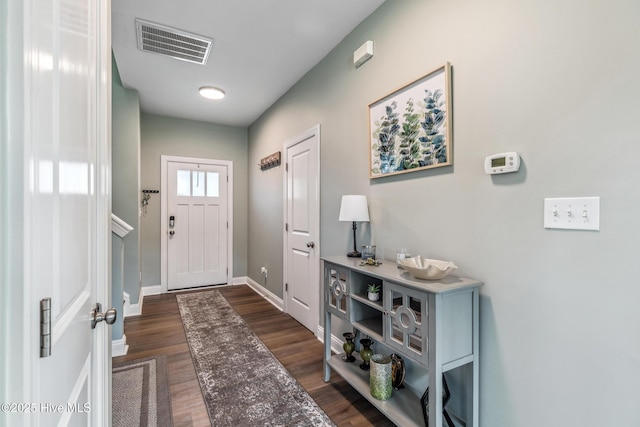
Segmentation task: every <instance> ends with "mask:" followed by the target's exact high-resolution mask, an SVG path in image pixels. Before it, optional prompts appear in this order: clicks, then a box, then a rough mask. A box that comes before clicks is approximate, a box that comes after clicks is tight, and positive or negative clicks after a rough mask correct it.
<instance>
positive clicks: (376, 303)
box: [350, 294, 384, 311]
mask: <svg viewBox="0 0 640 427" xmlns="http://www.w3.org/2000/svg"><path fill="white" fill-rule="evenodd" d="M350 297H351V298H352V299H354V300H356V301H359V302H361V303H363V304H366V305H368V306H369V307H373V308H375V309H376V310H380V311H383V310H384V309H383V307H382V301H381V300H380V301H371V300H370V299H369V298H367V297H366V296H362V295H359V294H351V295H350Z"/></svg>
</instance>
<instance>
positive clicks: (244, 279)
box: [232, 276, 249, 285]
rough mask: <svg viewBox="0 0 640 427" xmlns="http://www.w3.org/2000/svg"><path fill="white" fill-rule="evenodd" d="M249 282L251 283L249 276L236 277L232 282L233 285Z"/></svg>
mask: <svg viewBox="0 0 640 427" xmlns="http://www.w3.org/2000/svg"><path fill="white" fill-rule="evenodd" d="M247 283H249V278H248V277H247V276H241V277H234V278H233V282H232V284H233V285H246V284H247Z"/></svg>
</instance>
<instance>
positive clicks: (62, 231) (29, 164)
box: [0, 0, 111, 426]
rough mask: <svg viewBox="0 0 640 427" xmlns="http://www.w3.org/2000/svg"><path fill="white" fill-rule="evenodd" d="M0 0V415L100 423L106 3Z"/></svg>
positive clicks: (106, 202) (104, 356)
mask: <svg viewBox="0 0 640 427" xmlns="http://www.w3.org/2000/svg"><path fill="white" fill-rule="evenodd" d="M3 4H4V5H3V6H2V7H0V15H2V16H3V17H6V18H7V22H3V23H2V26H4V25H5V24H7V25H8V26H9V25H10V27H11V28H8V27H5V28H7V31H8V32H9V33H11V35H12V36H11V37H8V42H9V43H10V45H6V44H4V43H3V44H2V45H0V49H3V50H5V49H6V50H5V53H4V55H3V57H4V58H5V59H8V62H5V61H0V66H2V67H3V69H2V71H3V72H2V74H3V78H4V76H7V82H8V83H6V85H7V87H10V88H11V90H10V91H9V95H8V97H7V100H8V105H9V106H10V108H8V109H7V114H8V122H9V123H11V127H10V129H8V130H7V129H5V130H3V131H2V148H3V149H2V150H1V151H2V152H3V153H5V154H7V157H6V158H5V159H3V162H2V165H3V169H4V171H3V174H2V175H3V176H10V177H11V180H10V181H9V182H7V185H6V186H4V187H3V193H4V192H5V191H6V193H5V194H3V198H4V200H5V202H7V201H8V203H3V204H2V207H3V209H2V216H3V217H4V221H6V222H4V221H3V228H4V229H5V230H7V229H10V230H12V232H11V233H10V234H6V233H5V232H3V233H2V244H3V247H6V248H11V250H10V251H7V254H6V255H7V259H6V263H5V265H4V266H3V267H6V268H7V275H6V276H5V275H3V279H5V278H7V277H8V278H10V280H9V281H10V283H3V285H7V286H11V289H10V290H9V292H10V294H9V298H8V299H5V300H4V301H2V304H1V308H2V310H3V313H4V315H3V319H5V320H6V318H5V317H4V316H8V318H9V320H10V321H11V329H10V330H8V334H9V335H7V329H4V332H3V333H2V334H3V335H2V340H0V341H1V344H2V353H3V354H2V355H1V356H0V365H1V368H2V371H3V372H4V373H7V376H6V377H5V379H6V381H3V382H4V384H3V386H2V389H3V391H2V392H1V393H2V396H1V399H0V400H1V401H2V403H3V404H5V403H14V404H16V406H14V407H8V408H7V407H5V406H4V405H3V411H2V413H0V425H7V426H9V425H25V426H26V425H38V426H54V425H62V426H66V425H74V426H87V425H108V423H109V422H110V414H111V404H110V384H111V381H110V378H111V375H110V370H111V366H110V361H111V354H110V346H109V345H110V342H111V340H110V335H111V330H110V328H107V327H106V325H104V324H98V325H97V327H96V328H95V329H92V328H91V321H90V314H89V313H90V312H91V309H92V308H93V307H95V305H96V302H101V303H102V304H104V305H105V308H109V306H108V304H110V286H109V280H108V279H109V242H110V238H111V237H110V231H109V227H110V195H109V188H110V185H109V178H110V177H109V172H110V171H109V166H110V164H109V162H110V156H109V135H110V134H109V132H110V126H111V123H110V108H111V105H110V90H111V86H110V82H111V77H110V76H111V74H110V70H111V56H110V55H111V50H110V42H109V36H110V30H109V26H110V18H109V15H110V6H109V2H108V1H106V0H105V1H101V0H24V1H13V0H9V5H8V6H7V5H6V2H3ZM9 46H10V47H9ZM0 55H2V54H0ZM5 64H10V65H7V66H6V68H5ZM5 72H6V74H5ZM5 168H6V169H5ZM7 170H8V171H9V172H8V173H7V174H6V175H5V171H7ZM7 193H8V194H7ZM3 281H4V280H3ZM2 288H5V286H3V287H2ZM42 301H45V302H46V301H48V307H49V310H45V311H44V313H45V314H46V313H49V314H50V315H49V316H44V317H41V310H40V304H41V302H42ZM7 313H8V314H7ZM42 347H45V349H44V350H43V349H42ZM46 347H48V348H49V349H50V350H49V351H47V350H46ZM49 352H50V353H49ZM3 377H4V376H3ZM5 409H8V411H6V410H5Z"/></svg>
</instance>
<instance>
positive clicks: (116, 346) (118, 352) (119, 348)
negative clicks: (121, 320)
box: [111, 335, 129, 357]
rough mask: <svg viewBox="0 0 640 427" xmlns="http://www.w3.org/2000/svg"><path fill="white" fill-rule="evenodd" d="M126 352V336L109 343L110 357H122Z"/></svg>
mask: <svg viewBox="0 0 640 427" xmlns="http://www.w3.org/2000/svg"><path fill="white" fill-rule="evenodd" d="M128 351H129V346H128V345H127V336H126V335H122V338H120V339H119V340H113V341H111V357H116V356H124V355H125V354H127V352H128Z"/></svg>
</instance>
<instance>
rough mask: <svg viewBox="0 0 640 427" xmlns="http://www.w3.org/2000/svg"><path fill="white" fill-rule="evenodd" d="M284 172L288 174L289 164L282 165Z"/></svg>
mask: <svg viewBox="0 0 640 427" xmlns="http://www.w3.org/2000/svg"><path fill="white" fill-rule="evenodd" d="M284 170H285V172H289V163H285V164H284Z"/></svg>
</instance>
